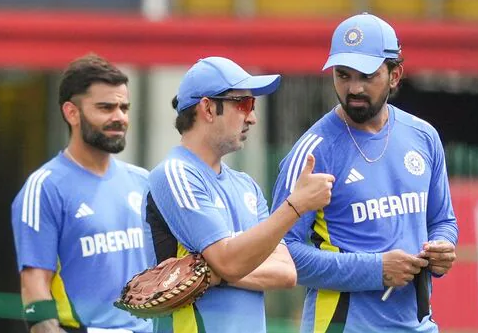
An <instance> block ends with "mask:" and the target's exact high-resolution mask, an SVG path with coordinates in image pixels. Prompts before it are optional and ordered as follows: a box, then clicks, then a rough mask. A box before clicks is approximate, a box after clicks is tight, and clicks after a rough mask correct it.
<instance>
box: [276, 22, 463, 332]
mask: <svg viewBox="0 0 478 333" xmlns="http://www.w3.org/2000/svg"><path fill="white" fill-rule="evenodd" d="M402 61H403V59H402V58H401V54H400V45H399V43H398V39H397V36H396V34H395V31H394V30H393V28H392V27H391V26H390V25H389V24H388V23H386V22H385V21H383V20H382V19H380V18H378V17H376V16H373V15H369V14H367V13H364V14H360V15H356V16H353V17H351V18H348V19H347V20H345V21H343V22H342V23H340V25H339V26H338V27H337V29H336V30H335V32H334V35H333V37H332V46H331V50H330V55H329V59H328V61H327V63H326V64H325V66H324V69H327V68H329V67H333V79H334V87H335V91H336V93H337V97H338V100H339V104H338V105H337V106H335V107H334V108H333V109H332V110H331V111H330V112H329V113H327V114H326V115H325V116H324V117H323V118H322V119H320V120H319V121H317V122H316V123H315V124H314V125H313V126H312V127H311V128H309V129H308V130H307V131H306V133H305V134H304V135H303V136H302V137H301V138H300V139H299V140H298V142H296V144H295V145H294V147H293V148H292V150H291V152H290V153H289V154H288V155H287V156H286V157H285V159H284V160H283V161H282V163H281V166H280V169H281V171H280V174H279V177H278V179H277V182H276V185H275V189H274V202H273V210H274V209H278V208H279V207H280V205H282V203H283V202H284V200H285V198H287V197H288V196H289V195H290V193H291V191H293V189H294V184H296V183H295V182H296V179H297V175H298V171H299V170H300V166H301V165H302V164H303V163H304V161H305V159H306V152H309V153H312V154H314V156H315V158H316V160H317V161H320V162H318V163H317V164H316V169H315V171H316V172H329V173H332V174H333V175H334V176H335V177H336V179H337V181H336V183H335V185H334V191H333V195H332V200H331V203H330V205H328V206H327V207H325V208H324V209H322V210H318V211H315V212H309V213H307V214H304V215H303V216H302V217H301V220H300V221H299V222H298V223H297V224H295V225H294V227H293V228H292V229H291V231H290V232H289V233H288V234H287V236H286V238H285V240H286V242H287V245H288V248H289V251H290V253H291V255H292V257H293V259H294V262H295V264H296V267H297V272H298V281H299V283H300V284H302V285H304V286H306V287H307V296H306V300H305V304H304V312H303V317H302V327H301V332H303V333H323V332H345V333H363V332H367V333H380V332H393V333H399V332H400V333H402V332H403V333H404V332H428V333H430V332H438V328H437V325H436V323H435V322H434V321H433V319H432V316H431V310H430V306H429V298H430V294H431V275H432V274H433V275H435V276H440V275H443V274H445V273H447V272H448V271H449V269H450V268H451V266H452V264H453V261H454V260H455V257H456V256H455V244H456V241H457V225H456V219H455V215H454V213H453V207H452V204H451V198H450V189H449V185H448V179H447V173H446V167H445V155H444V152H443V147H442V144H441V142H440V138H439V135H438V133H437V131H436V130H435V129H434V128H433V127H432V126H431V125H430V124H428V123H427V122H425V121H423V120H421V119H419V118H417V117H415V116H413V115H411V114H409V113H406V112H404V111H402V110H400V109H398V108H397V107H395V106H393V105H391V104H388V103H387V101H388V97H389V95H390V93H391V92H393V91H394V90H396V89H397V86H398V84H399V81H400V79H401V76H402V73H403V67H402ZM295 186H296V185H295ZM311 243H312V244H311ZM387 288H394V290H393V292H392V293H391V294H390V291H391V290H392V289H388V290H389V291H388V292H386V293H385V294H384V291H385V289H387ZM387 297H388V298H389V299H388V300H387Z"/></svg>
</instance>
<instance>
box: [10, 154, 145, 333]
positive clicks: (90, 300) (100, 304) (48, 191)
mask: <svg viewBox="0 0 478 333" xmlns="http://www.w3.org/2000/svg"><path fill="white" fill-rule="evenodd" d="M147 175H148V172H147V171H146V170H144V169H141V168H139V167H136V166H132V165H130V164H127V163H124V162H121V161H118V160H115V159H114V158H111V159H110V165H109V168H108V171H107V172H106V174H105V175H104V176H102V177H99V176H97V175H94V174H92V173H91V172H89V171H87V170H86V169H83V168H81V167H80V166H78V165H77V164H75V163H73V162H72V161H71V160H69V159H68V158H66V157H65V156H64V154H62V153H60V154H58V155H57V156H56V157H55V158H53V159H52V160H50V161H49V162H47V163H46V164H45V165H43V166H42V167H41V168H40V169H38V170H37V171H35V172H34V173H32V174H31V175H30V177H29V178H28V180H27V182H26V183H25V185H24V186H23V188H22V189H21V191H20V192H19V193H18V195H17V196H16V198H15V200H14V202H13V205H12V224H13V230H14V235H15V247H16V252H17V261H18V269H19V270H20V271H22V270H23V269H24V268H25V267H35V268H41V269H46V270H50V271H54V272H55V275H54V277H53V281H52V286H51V293H52V296H53V298H54V299H55V300H56V302H57V309H58V313H59V320H60V323H61V325H63V326H66V327H76V328H78V327H96V328H123V329H128V330H131V331H134V332H151V331H152V322H151V321H145V320H142V319H137V318H136V317H133V316H131V315H130V314H129V313H127V312H125V311H122V310H119V309H117V308H115V307H114V306H113V302H114V301H115V300H116V299H117V298H118V297H119V295H120V293H121V290H122V288H123V286H124V285H125V283H126V282H127V281H128V280H129V279H130V278H131V277H132V276H133V275H135V274H136V273H138V272H140V271H142V270H144V269H145V268H147V267H148V266H149V265H151V264H152V263H154V258H153V255H154V253H153V250H152V244H151V241H150V240H149V238H150V235H149V236H148V229H147V228H148V227H149V226H145V227H146V229H145V230H143V229H144V228H143V223H142V219H141V201H142V195H143V192H144V189H145V186H146V181H147ZM145 234H146V235H145ZM148 242H149V243H148ZM147 244H149V247H147V246H146V245H147ZM147 250H149V254H148V252H147Z"/></svg>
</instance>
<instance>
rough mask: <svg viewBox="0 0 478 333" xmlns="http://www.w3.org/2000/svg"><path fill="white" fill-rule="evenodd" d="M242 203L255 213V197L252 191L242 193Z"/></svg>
mask: <svg viewBox="0 0 478 333" xmlns="http://www.w3.org/2000/svg"><path fill="white" fill-rule="evenodd" d="M244 204H245V205H246V207H247V209H248V210H249V211H250V212H251V213H252V214H254V215H257V197H256V196H255V194H254V193H252V192H246V193H244Z"/></svg>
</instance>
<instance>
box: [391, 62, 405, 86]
mask: <svg viewBox="0 0 478 333" xmlns="http://www.w3.org/2000/svg"><path fill="white" fill-rule="evenodd" d="M402 75H403V66H402V65H401V64H400V65H398V66H397V67H395V68H394V69H392V71H391V72H390V88H392V89H393V88H396V87H397V86H398V83H399V82H400V80H401V79H402Z"/></svg>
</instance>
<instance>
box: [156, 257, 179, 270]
mask: <svg viewBox="0 0 478 333" xmlns="http://www.w3.org/2000/svg"><path fill="white" fill-rule="evenodd" d="M177 260H179V259H178V258H175V257H171V258H168V259H165V260H163V261H161V262H160V263H159V264H158V266H157V267H158V268H163V267H164V266H166V265H168V264H169V263H172V262H173V261H177Z"/></svg>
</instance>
